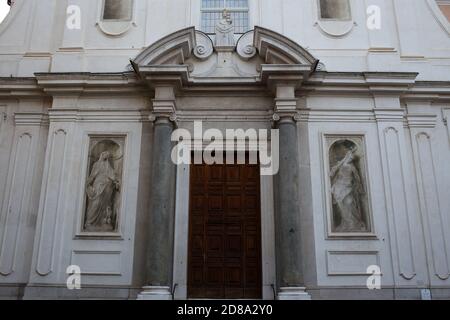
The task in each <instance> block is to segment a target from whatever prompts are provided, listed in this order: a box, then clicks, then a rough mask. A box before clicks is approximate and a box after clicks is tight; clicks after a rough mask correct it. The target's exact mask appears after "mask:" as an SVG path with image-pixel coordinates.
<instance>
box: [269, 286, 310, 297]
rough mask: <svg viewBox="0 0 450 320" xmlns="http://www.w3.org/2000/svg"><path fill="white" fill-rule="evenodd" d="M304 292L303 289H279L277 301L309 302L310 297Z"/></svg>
mask: <svg viewBox="0 0 450 320" xmlns="http://www.w3.org/2000/svg"><path fill="white" fill-rule="evenodd" d="M305 290H306V288H304V287H285V288H280V291H279V292H278V296H277V300H311V295H310V294H309V293H308V292H306V291H305Z"/></svg>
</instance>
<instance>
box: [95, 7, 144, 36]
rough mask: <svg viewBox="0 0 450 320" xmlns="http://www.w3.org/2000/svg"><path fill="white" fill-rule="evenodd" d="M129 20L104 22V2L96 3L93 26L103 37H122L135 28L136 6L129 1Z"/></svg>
mask: <svg viewBox="0 0 450 320" xmlns="http://www.w3.org/2000/svg"><path fill="white" fill-rule="evenodd" d="M131 1H132V3H131V6H132V7H131V19H130V20H104V19H103V12H104V4H105V0H100V1H98V11H97V22H96V23H95V25H96V26H97V27H98V29H99V30H100V31H101V32H103V33H104V34H105V35H107V36H110V37H118V36H122V35H124V34H125V33H127V32H128V31H130V29H131V28H132V27H137V22H136V17H137V13H138V10H137V5H138V3H136V1H135V0H131Z"/></svg>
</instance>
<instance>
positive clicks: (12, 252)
mask: <svg viewBox="0 0 450 320" xmlns="http://www.w3.org/2000/svg"><path fill="white" fill-rule="evenodd" d="M32 144H33V137H32V135H31V134H30V133H28V132H25V133H22V134H20V136H18V138H17V141H16V145H15V148H14V151H13V152H14V155H13V157H12V159H13V160H12V162H11V163H10V168H11V170H10V171H9V177H8V181H9V182H8V186H9V187H8V189H9V195H8V196H7V199H8V200H7V201H6V199H5V202H4V205H3V210H2V211H3V212H5V213H6V216H5V218H4V219H5V220H4V223H3V225H4V226H3V233H2V239H1V248H0V274H1V275H3V276H9V275H11V274H12V273H13V272H14V268H15V263H16V259H17V251H18V245H19V241H20V235H21V232H22V229H23V228H22V225H23V221H22V219H23V216H24V215H27V214H28V210H29V208H28V206H29V202H30V190H29V187H30V185H31V181H30V180H32V178H33V169H32V165H31V163H32V161H31V159H32V157H33V151H32V146H33V145H32Z"/></svg>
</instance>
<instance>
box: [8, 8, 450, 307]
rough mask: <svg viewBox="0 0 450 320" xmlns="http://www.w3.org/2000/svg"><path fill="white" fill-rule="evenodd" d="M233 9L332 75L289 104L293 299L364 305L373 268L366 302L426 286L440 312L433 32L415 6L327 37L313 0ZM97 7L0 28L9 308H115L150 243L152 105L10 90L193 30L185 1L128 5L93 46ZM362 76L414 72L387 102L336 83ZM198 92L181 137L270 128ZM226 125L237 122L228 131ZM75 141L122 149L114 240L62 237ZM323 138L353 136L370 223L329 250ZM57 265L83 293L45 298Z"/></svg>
mask: <svg viewBox="0 0 450 320" xmlns="http://www.w3.org/2000/svg"><path fill="white" fill-rule="evenodd" d="M249 2H250V16H251V25H261V26H263V27H266V28H269V29H272V30H274V31H277V32H279V33H281V34H284V35H286V36H288V37H290V38H291V39H293V40H294V41H296V42H298V43H299V44H301V45H302V46H303V47H304V48H306V49H308V50H309V52H310V53H312V54H313V55H314V56H316V57H317V58H318V59H320V61H321V62H322V63H324V64H325V67H326V70H327V71H330V72H343V73H342V74H341V73H334V74H331V75H329V74H327V75H324V73H321V74H319V75H316V76H314V77H313V79H311V81H310V82H309V83H307V84H306V86H307V88H305V90H304V91H303V90H300V91H299V92H298V97H299V110H300V114H301V117H300V119H299V121H298V123H297V127H298V139H299V146H298V151H299V156H300V163H299V166H300V179H299V181H300V182H299V183H300V191H301V194H300V201H301V215H302V221H303V225H302V227H303V230H302V231H303V243H302V246H303V251H304V252H303V254H304V276H305V284H306V286H307V288H308V290H309V291H310V292H311V293H312V294H313V296H314V297H322V298H324V297H337V296H338V295H339V294H340V293H337V292H336V291H333V290H337V289H339V288H344V287H349V288H351V289H354V290H360V291H358V293H351V294H349V297H364V294H366V295H367V296H368V297H370V296H373V295H376V294H377V292H368V291H367V290H366V289H365V285H366V280H367V271H366V267H367V266H368V265H371V264H378V265H380V267H381V270H382V273H383V278H382V286H383V288H386V289H387V290H388V291H383V292H381V293H378V294H379V295H380V296H383V297H387V298H394V297H397V298H398V297H413V298H420V292H419V290H418V289H419V288H429V287H433V288H435V289H436V290H435V291H434V294H435V297H447V298H448V297H449V296H450V293H449V291H450V278H449V276H450V234H449V233H448V231H447V230H448V227H449V226H450V201H449V198H448V195H449V194H450V170H449V167H448V163H449V160H450V129H449V128H450V127H449V125H448V119H449V117H450V103H449V101H450V99H449V89H448V87H449V83H450V41H449V40H450V27H449V24H448V22H446V20H443V19H442V16H440V12H439V11H437V10H436V9H437V7H436V6H435V3H434V2H433V1H427V0H395V1H390V0H372V1H369V0H364V1H360V0H351V4H352V13H353V21H351V22H350V23H348V24H344V25H341V26H336V25H333V23H332V22H323V21H319V19H318V8H317V2H316V1H315V0H302V1H298V0H283V1H272V0H259V1H258V0H250V1H249ZM71 4H76V5H79V6H80V7H81V10H82V11H81V12H82V29H80V30H69V29H67V28H66V27H65V23H66V8H67V6H68V5H71ZM370 4H378V5H379V6H380V7H381V9H382V28H381V30H379V31H368V30H367V28H366V27H365V25H366V8H367V6H368V5H370ZM100 9H101V1H100V0H97V1H93V0H78V1H77V0H67V1H61V0H39V1H38V0H17V1H16V5H15V7H14V8H13V9H12V12H11V13H10V15H9V16H8V17H7V18H6V20H5V21H4V22H3V23H2V24H0V77H2V78H1V79H0V210H1V211H0V289H1V290H0V297H1V296H17V295H19V293H18V292H19V291H18V288H19V287H20V286H24V285H26V284H28V289H27V290H26V293H25V296H26V297H28V298H33V297H45V296H47V295H48V296H55V295H56V296H58V295H59V296H64V295H66V296H67V295H69V296H70V295H80V296H82V297H92V296H97V297H98V296H100V297H111V296H115V297H118V298H128V297H134V294H135V292H133V291H132V290H136V292H137V291H139V288H140V287H141V286H142V285H143V277H144V275H145V262H144V260H145V250H146V246H145V239H146V237H148V236H151V235H148V234H146V232H145V220H146V217H145V215H146V213H147V211H146V210H147V208H148V207H149V205H148V202H149V200H148V195H149V194H150V191H149V189H150V188H151V179H150V174H149V172H150V159H151V147H152V146H151V141H152V124H151V122H150V121H149V117H148V116H149V112H150V109H151V107H150V105H151V103H150V100H151V97H152V94H153V93H152V92H151V91H150V90H149V89H147V88H145V89H142V88H139V87H138V86H134V84H133V81H134V79H126V78H120V76H117V77H119V78H120V79H118V78H117V77H114V76H113V75H111V78H108V77H107V78H108V79H106V80H100V81H105V82H103V83H101V84H98V86H99V87H102V88H101V89H99V87H94V88H92V87H89V88H87V87H88V86H89V85H92V83H95V81H96V80H93V79H87V80H86V79H81V80H80V79H78V78H77V79H75V78H76V77H75V76H74V77H73V78H71V77H69V78H68V79H66V82H64V85H65V86H66V88H65V89H64V90H63V91H58V90H59V89H58V85H61V83H59V84H58V83H55V84H54V86H53V87H52V85H49V84H48V83H46V82H45V81H40V83H39V84H37V83H36V82H35V79H31V78H30V79H28V78H26V79H25V78H22V79H19V80H17V81H16V80H14V79H15V77H33V76H34V74H35V73H39V72H54V73H57V72H61V73H68V72H77V73H80V72H91V73H95V72H111V73H114V72H117V73H120V72H124V71H126V70H127V67H128V64H129V59H130V58H134V57H135V56H137V55H138V54H139V53H140V52H141V51H142V49H143V48H145V47H146V46H148V45H150V44H152V43H153V42H155V41H156V40H158V39H159V38H162V37H164V36H165V35H167V34H169V33H171V32H174V31H176V30H179V29H181V28H184V27H187V26H191V25H195V26H197V27H199V26H200V2H199V0H148V1H146V0H135V9H134V17H133V21H132V22H131V24H130V26H127V28H129V29H128V30H127V31H126V32H124V33H123V34H121V35H119V36H112V35H111V34H108V32H109V31H108V30H109V29H108V26H105V25H101V23H100V24H99V19H100ZM336 30H341V31H340V33H341V34H337V33H336ZM364 71H373V72H380V71H385V72H417V73H418V77H417V80H418V82H415V83H414V81H412V82H411V83H410V85H409V86H406V85H405V87H404V88H403V89H401V90H400V89H399V90H397V91H395V92H394V93H392V92H389V90H390V89H391V86H392V84H389V85H388V87H387V88H384V87H383V86H382V84H381V85H380V83H377V84H376V85H378V86H381V88H380V89H378V90H377V89H373V88H372V86H375V85H374V84H373V83H369V82H368V81H366V80H367V79H366V80H361V78H362V76H360V75H359V74H358V75H355V74H353V75H351V74H349V72H355V73H356V72H364ZM344 73H345V74H344ZM11 76H12V77H13V79H10V77H11ZM324 79H325V80H324ZM432 81H439V82H435V83H432ZM67 83H73V88H70V89H68V88H67ZM88 84H89V85H88ZM355 84H356V85H355ZM339 85H341V87H339ZM105 86H106V87H108V86H110V88H111V89H106V90H105ZM333 86H334V87H333ZM358 86H359V87H358ZM131 87H132V88H131ZM336 87H339V89H336ZM361 88H362V89H361ZM205 92H207V93H206V94H205ZM205 92H203V95H202V94H198V95H195V94H191V95H185V96H181V97H178V98H177V102H178V105H177V108H178V110H179V111H180V116H181V120H179V121H180V124H181V126H184V127H187V128H191V126H192V121H193V119H195V118H202V119H203V118H205V121H206V122H207V126H218V127H219V128H221V129H224V128H225V127H231V128H236V127H242V128H244V129H245V128H247V127H262V128H269V127H270V126H271V125H272V122H271V121H269V120H268V119H267V118H268V117H267V114H268V113H270V111H271V110H272V108H273V100H272V99H273V97H272V96H271V94H270V93H267V92H259V91H255V93H253V94H248V95H246V94H242V96H239V97H228V96H225V95H224V94H220V93H217V92H214V91H213V90H211V91H208V90H205ZM234 94H235V93H234ZM51 96H53V97H51ZM228 114H231V115H234V116H235V117H236V116H239V117H241V119H240V120H239V119H237V120H236V119H235V120H236V121H234V120H233V119H230V118H227V115H228ZM208 117H209V119H208ZM269 118H270V115H269ZM211 119H213V120H211ZM242 119H246V120H245V121H243V120H242ZM248 119H249V120H248ZM90 134H91V135H92V134H104V135H112V134H116V135H124V136H126V155H125V158H124V159H125V165H124V175H125V176H124V177H125V178H124V189H123V190H125V192H124V194H123V199H122V212H123V216H122V218H123V219H122V220H121V224H120V228H121V229H120V234H121V236H120V237H118V238H107V237H106V238H86V237H82V236H80V235H79V234H78V233H79V230H80V223H81V217H82V210H83V197H84V185H85V178H86V170H87V163H86V162H87V148H88V136H89V135H90ZM327 134H328V135H330V134H339V135H360V136H363V137H364V141H365V145H366V150H367V154H366V157H367V159H366V163H367V170H368V187H369V188H368V191H369V198H370V208H371V214H372V219H373V224H374V234H373V236H371V237H366V238H364V237H361V238H358V239H342V238H340V239H333V238H330V237H329V235H328V230H327V225H328V224H329V221H328V219H329V218H328V214H329V210H330V209H329V202H328V201H329V200H328V192H329V190H328V189H327V184H326V179H327V176H326V161H327V159H326V157H325V155H326V152H325V147H324V137H325V135H327ZM181 170H182V168H180V169H179V176H178V180H177V183H178V184H177V188H178V189H177V190H178V191H179V192H178V193H177V194H178V197H177V217H176V218H177V220H176V221H177V222H176V223H177V228H176V235H175V241H176V250H175V270H174V278H175V279H176V281H177V282H178V283H179V284H180V288H179V291H178V292H177V294H176V297H177V298H185V292H186V274H185V272H186V270H185V269H183V268H184V267H183V266H185V264H186V250H187V249H186V243H184V242H183V241H185V240H186V234H185V231H183V230H185V229H184V228H185V227H186V225H185V222H186V215H187V210H188V209H187V206H186V199H187V198H188V194H187V193H186V192H187V190H185V186H186V185H187V181H188V175H186V174H185V175H183V174H181V173H180V171H181ZM262 187H263V188H262V190H263V192H264V190H266V191H267V194H265V195H264V194H263V195H262V202H263V207H264V208H265V210H263V221H264V223H265V225H264V228H263V231H264V232H266V233H267V238H265V239H264V241H265V242H263V250H264V251H263V263H264V266H263V271H264V297H265V298H270V296H271V288H270V285H271V284H272V283H273V281H274V277H275V275H274V274H275V270H274V258H273V256H274V252H273V251H274V249H273V247H272V246H271V244H270V242H269V241H268V240H267V239H271V238H272V237H273V228H271V227H270V221H271V219H273V216H271V215H273V208H272V206H273V199H271V196H272V194H271V192H272V184H271V181H266V182H265V184H264V185H263V186H262ZM181 191H184V193H183V192H181ZM177 231H178V232H177ZM183 232H184V233H183ZM180 241H181V242H180ZM70 264H78V265H80V266H81V268H82V271H83V270H84V274H83V283H84V284H85V285H86V286H88V288H89V287H90V288H91V289H92V288H93V289H92V290H93V291H89V290H88V291H83V292H80V293H77V292H68V291H66V290H65V289H61V290H62V291H55V290H53V291H52V288H53V287H62V288H63V287H64V286H65V280H66V278H67V275H66V274H65V271H66V270H65V269H66V268H67V266H68V265H70ZM183 281H184V282H183ZM46 288H47V289H46ZM99 288H106V289H108V288H110V289H111V290H110V291H108V290H106V289H105V291H101V290H102V289H99ZM392 288H398V289H401V290H399V291H398V293H397V294H398V295H397V296H394V294H393V291H392V290H391V291H389V290H390V289H392ZM438 288H441V289H442V290H441V291H438V290H437V289H438ZM95 290H99V291H95ZM445 290H447V291H445ZM361 294H362V295H361ZM83 295H84V296H83Z"/></svg>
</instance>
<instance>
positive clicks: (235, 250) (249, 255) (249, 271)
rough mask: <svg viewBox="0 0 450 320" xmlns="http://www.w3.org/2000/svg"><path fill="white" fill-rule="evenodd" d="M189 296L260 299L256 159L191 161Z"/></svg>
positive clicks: (257, 169) (260, 273) (258, 202)
mask: <svg viewBox="0 0 450 320" xmlns="http://www.w3.org/2000/svg"><path fill="white" fill-rule="evenodd" d="M190 181H191V183H190V188H191V189H190V219H189V262H188V297H189V298H206V299H260V298H262V272H261V268H262V267H261V207H260V172H259V166H258V165H249V164H245V165H239V164H223V165H217V164H215V165H205V164H202V165H192V166H191V178H190Z"/></svg>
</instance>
